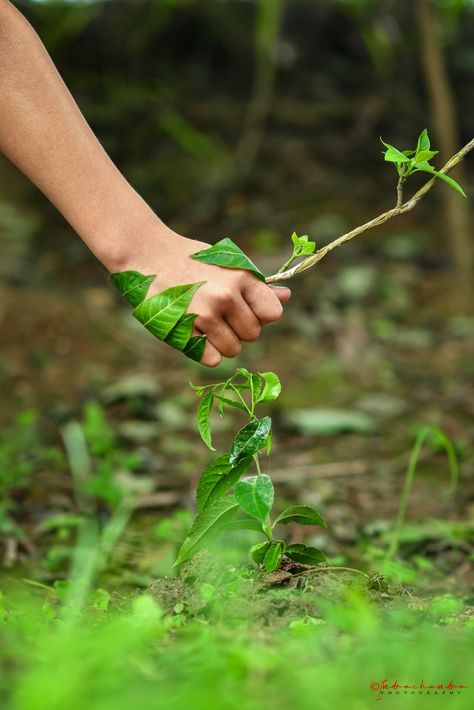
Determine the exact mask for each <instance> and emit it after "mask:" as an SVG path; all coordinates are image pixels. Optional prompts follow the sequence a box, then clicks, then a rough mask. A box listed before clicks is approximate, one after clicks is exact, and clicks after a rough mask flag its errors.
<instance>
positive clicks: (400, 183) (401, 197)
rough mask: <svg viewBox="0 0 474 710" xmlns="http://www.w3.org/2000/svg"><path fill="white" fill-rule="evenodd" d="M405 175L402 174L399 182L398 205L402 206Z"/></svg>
mask: <svg viewBox="0 0 474 710" xmlns="http://www.w3.org/2000/svg"><path fill="white" fill-rule="evenodd" d="M405 180H406V177H405V175H400V177H399V178H398V183H397V207H401V206H402V204H403V186H404V184H405Z"/></svg>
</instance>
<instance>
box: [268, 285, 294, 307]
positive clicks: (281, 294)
mask: <svg viewBox="0 0 474 710" xmlns="http://www.w3.org/2000/svg"><path fill="white" fill-rule="evenodd" d="M270 288H271V289H272V291H273V293H274V294H275V296H277V298H279V299H280V303H286V302H287V301H288V300H289V298H290V297H291V291H290V289H289V288H287V287H286V286H270Z"/></svg>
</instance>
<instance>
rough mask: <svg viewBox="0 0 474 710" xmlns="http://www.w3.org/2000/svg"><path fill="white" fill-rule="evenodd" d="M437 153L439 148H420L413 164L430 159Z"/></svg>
mask: <svg viewBox="0 0 474 710" xmlns="http://www.w3.org/2000/svg"><path fill="white" fill-rule="evenodd" d="M438 153H439V150H420V152H419V153H417V154H416V155H415V158H414V161H415V165H418V163H423V162H425V161H429V160H431V158H434V156H435V155H438Z"/></svg>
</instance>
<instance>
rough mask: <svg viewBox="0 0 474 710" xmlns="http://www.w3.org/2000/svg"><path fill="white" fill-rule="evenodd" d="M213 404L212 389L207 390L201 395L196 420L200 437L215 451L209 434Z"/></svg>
mask: <svg viewBox="0 0 474 710" xmlns="http://www.w3.org/2000/svg"><path fill="white" fill-rule="evenodd" d="M213 404H214V391H213V390H209V392H206V393H205V394H203V395H202V398H201V401H200V402H199V407H198V411H197V416H196V420H197V425H198V429H199V433H200V435H201V439H202V440H203V441H204V443H205V444H206V446H208V447H209V448H210V449H211V450H212V451H215V449H214V447H213V445H212V435H211V412H212V405H213Z"/></svg>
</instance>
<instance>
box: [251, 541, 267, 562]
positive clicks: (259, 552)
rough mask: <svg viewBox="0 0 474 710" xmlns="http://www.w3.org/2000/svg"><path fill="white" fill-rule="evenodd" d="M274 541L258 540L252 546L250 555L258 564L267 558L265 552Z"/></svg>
mask: <svg viewBox="0 0 474 710" xmlns="http://www.w3.org/2000/svg"><path fill="white" fill-rule="evenodd" d="M271 544H272V543H271V542H268V540H265V541H264V542H257V544H256V545H254V546H253V547H251V548H250V557H251V558H252V560H253V561H254V562H255V563H256V564H257V565H261V564H262V562H263V560H264V559H265V553H266V552H267V550H268V549H269V547H270V545H271Z"/></svg>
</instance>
